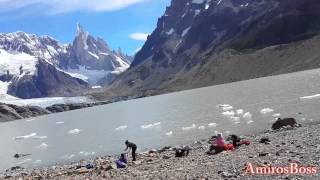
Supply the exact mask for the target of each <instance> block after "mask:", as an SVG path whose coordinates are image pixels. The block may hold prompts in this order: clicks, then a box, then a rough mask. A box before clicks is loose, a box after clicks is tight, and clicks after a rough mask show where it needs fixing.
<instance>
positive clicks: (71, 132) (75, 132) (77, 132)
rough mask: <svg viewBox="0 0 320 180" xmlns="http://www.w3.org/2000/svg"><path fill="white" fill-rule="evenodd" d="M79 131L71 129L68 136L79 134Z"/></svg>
mask: <svg viewBox="0 0 320 180" xmlns="http://www.w3.org/2000/svg"><path fill="white" fill-rule="evenodd" d="M80 131H81V130H80V129H73V130H70V131H68V133H69V134H79V133H80Z"/></svg>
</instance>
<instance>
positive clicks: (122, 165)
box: [116, 153, 127, 169]
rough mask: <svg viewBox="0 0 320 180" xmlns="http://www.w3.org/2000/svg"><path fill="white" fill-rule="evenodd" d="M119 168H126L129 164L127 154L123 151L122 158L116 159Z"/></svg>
mask: <svg viewBox="0 0 320 180" xmlns="http://www.w3.org/2000/svg"><path fill="white" fill-rule="evenodd" d="M116 165H117V168H118V169H120V168H125V167H126V165H127V154H124V153H122V154H121V156H120V158H119V159H118V160H117V161H116Z"/></svg>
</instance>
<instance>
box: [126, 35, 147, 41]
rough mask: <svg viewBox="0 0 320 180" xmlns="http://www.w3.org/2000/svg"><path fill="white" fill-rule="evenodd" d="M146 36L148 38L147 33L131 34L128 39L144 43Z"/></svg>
mask: <svg viewBox="0 0 320 180" xmlns="http://www.w3.org/2000/svg"><path fill="white" fill-rule="evenodd" d="M148 36H149V34H148V33H132V34H130V35H129V38H131V39H134V40H137V41H146V40H147V38H148Z"/></svg>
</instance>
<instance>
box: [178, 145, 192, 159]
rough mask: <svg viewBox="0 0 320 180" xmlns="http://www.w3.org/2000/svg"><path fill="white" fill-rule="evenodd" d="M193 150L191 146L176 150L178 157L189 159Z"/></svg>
mask: <svg viewBox="0 0 320 180" xmlns="http://www.w3.org/2000/svg"><path fill="white" fill-rule="evenodd" d="M190 150H191V148H190V147H189V146H184V147H182V148H177V149H176V157H184V156H185V157H187V156H188V155H189V153H190Z"/></svg>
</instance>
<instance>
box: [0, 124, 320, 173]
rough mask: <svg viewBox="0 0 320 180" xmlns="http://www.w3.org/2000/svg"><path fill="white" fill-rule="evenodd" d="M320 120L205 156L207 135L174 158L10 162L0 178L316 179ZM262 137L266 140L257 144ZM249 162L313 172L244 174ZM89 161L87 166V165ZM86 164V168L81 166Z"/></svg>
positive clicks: (170, 152)
mask: <svg viewBox="0 0 320 180" xmlns="http://www.w3.org/2000/svg"><path fill="white" fill-rule="evenodd" d="M319 131H320V124H313V125H306V126H303V127H293V128H291V127H290V128H285V129H280V130H277V131H273V130H268V131H266V132H264V133H262V134H259V135H257V136H256V135H249V136H244V137H243V138H244V139H246V140H249V141H250V142H251V144H250V145H249V146H245V145H243V146H241V147H239V148H238V149H236V150H235V151H224V152H222V153H220V154H217V155H207V154H206V151H207V150H208V148H209V145H208V143H207V140H201V141H198V142H195V143H194V144H191V145H189V146H190V147H191V152H190V154H189V156H187V157H182V158H177V157H175V152H174V149H175V148H174V147H164V148H162V149H160V150H150V151H148V152H144V153H139V154H138V160H137V161H136V162H131V160H129V162H128V166H127V168H125V169H116V168H115V164H114V161H115V160H117V158H118V157H116V156H105V157H97V158H96V159H91V160H82V161H80V162H76V163H71V164H68V165H57V166H52V167H42V168H36V169H24V168H21V167H14V168H11V169H10V170H7V171H6V172H5V173H3V174H1V175H0V179H320V172H319V171H320V169H319V167H320V136H319ZM261 139H268V140H269V141H267V142H263V143H261ZM248 163H251V164H252V165H253V166H262V167H271V166H272V167H287V166H289V165H290V163H296V164H297V165H298V166H299V167H313V168H315V169H316V173H314V174H273V175H270V174H269V175H258V174H245V170H246V167H247V165H248ZM88 165H89V167H88ZM86 166H87V167H86Z"/></svg>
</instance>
